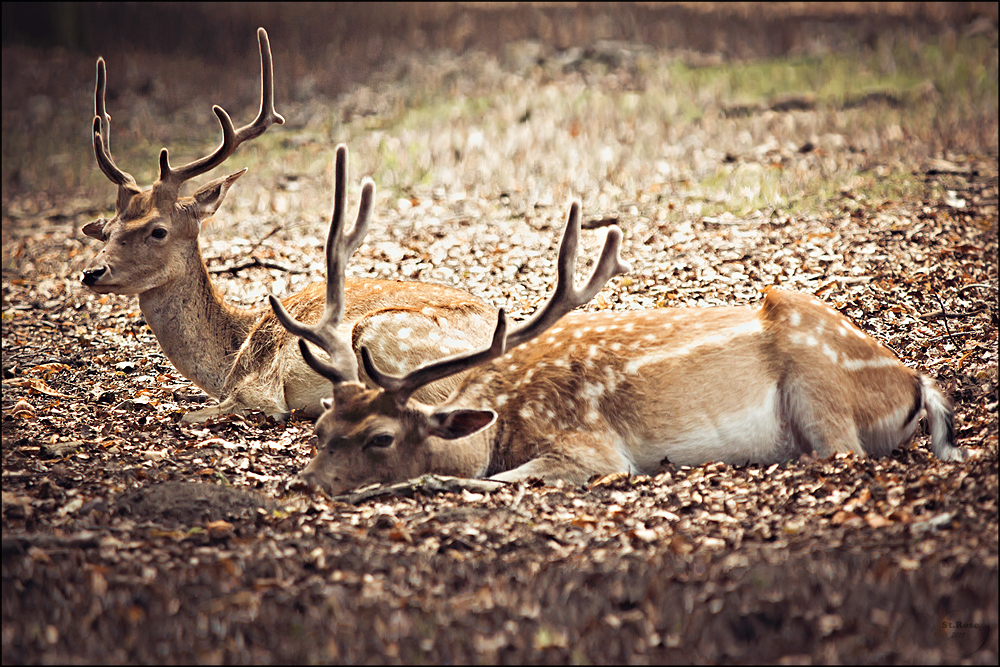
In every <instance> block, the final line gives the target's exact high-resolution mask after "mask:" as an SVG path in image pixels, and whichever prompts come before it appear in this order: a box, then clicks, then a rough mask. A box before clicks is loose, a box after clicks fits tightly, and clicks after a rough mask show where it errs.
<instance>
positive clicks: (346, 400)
mask: <svg viewBox="0 0 1000 667" xmlns="http://www.w3.org/2000/svg"><path fill="white" fill-rule="evenodd" d="M579 230H580V219H579V204H577V203H574V204H573V205H572V206H571V208H570V213H569V220H568V222H567V225H566V230H565V232H564V234H563V239H562V243H561V246H560V249H559V260H558V274H557V282H556V287H555V292H554V294H553V296H552V298H551V299H550V300H549V301H548V302H547V303H546V304H545V306H544V307H543V308H542V309H541V310H540V311H539V312H538V313H536V314H535V315H534V316H533V317H532V318H531V319H530V320H528V321H527V322H526V323H524V324H523V325H521V326H520V327H518V328H516V329H514V330H512V331H510V332H509V333H507V331H506V328H507V325H506V318H505V315H504V312H503V311H502V310H501V311H500V312H499V314H498V321H497V325H496V328H495V331H494V334H493V340H492V343H491V344H490V346H489V347H487V348H485V349H481V350H476V351H471V352H467V353H463V354H459V355H456V356H453V357H450V358H446V359H441V360H438V361H434V362H430V363H427V364H425V365H423V366H421V367H419V368H417V369H415V370H413V371H411V372H409V373H408V374H406V375H405V376H403V377H394V376H390V375H388V374H385V373H383V372H381V371H380V370H379V369H378V368H377V364H376V363H375V362H374V359H373V357H372V355H371V354H370V353H369V351H368V350H367V349H365V348H363V347H362V348H361V357H362V361H363V364H364V369H365V371H366V372H367V374H368V376H369V377H370V378H371V379H372V380H373V381H374V382H375V384H377V385H378V387H379V388H377V389H370V388H368V387H365V386H363V385H361V384H359V383H358V382H356V381H353V379H352V378H349V377H344V376H341V375H338V374H337V373H335V372H330V371H329V370H328V369H325V368H323V367H321V366H319V365H318V364H317V363H316V362H315V359H314V358H313V357H312V355H311V354H309V351H308V350H307V349H306V348H305V346H304V345H303V354H304V355H305V356H306V360H307V362H309V363H310V365H311V366H313V368H315V369H316V370H317V372H321V373H323V374H324V375H326V376H327V377H329V378H330V380H331V381H333V382H334V391H333V397H334V398H333V403H332V404H330V403H329V402H327V401H324V405H325V407H326V408H327V410H326V412H325V413H324V414H323V415H322V416H321V417H320V418H319V420H318V421H317V423H316V434H317V437H318V454H317V456H316V457H315V458H314V459H313V460H312V461H311V462H310V463H309V465H308V466H307V467H306V469H305V470H304V471H303V472H302V473H301V478H302V479H303V480H304V481H306V482H307V483H310V484H318V485H320V486H322V487H324V488H325V489H326V490H327V491H328V492H330V493H333V494H337V493H341V492H344V491H346V490H349V489H351V488H354V487H357V486H361V485H364V484H367V483H371V482H391V481H398V480H403V479H408V478H411V477H416V476H418V475H420V474H423V473H439V474H446V475H455V476H460V477H490V478H492V479H495V480H501V481H517V480H523V479H526V478H528V477H540V478H542V479H544V480H547V481H553V480H559V479H562V480H565V481H567V482H571V483H582V482H585V481H587V479H589V478H590V477H591V476H593V475H599V474H607V473H612V472H633V473H642V474H653V473H655V472H656V470H657V469H658V468H659V466H660V465H661V463H662V462H663V461H664V460H665V459H669V460H670V461H672V462H674V463H677V464H687V465H697V464H702V463H706V462H710V461H724V462H726V463H730V464H746V463H759V464H770V463H776V462H780V461H783V460H785V459H788V458H790V457H792V456H795V455H796V454H798V453H806V452H815V453H816V454H818V455H820V456H828V455H830V454H833V453H835V452H854V453H855V454H858V455H864V454H871V455H876V456H877V455H884V454H887V453H889V452H890V451H891V450H892V449H893V448H895V447H897V446H899V445H900V444H903V443H904V442H906V441H908V440H909V439H910V438H911V437H912V435H913V433H914V431H915V430H916V428H917V425H918V423H919V422H920V417H921V413H922V412H924V411H926V413H927V418H928V421H929V423H930V431H931V434H932V448H933V450H934V453H935V454H936V455H937V456H938V457H939V458H941V459H944V460H946V461H960V460H962V459H963V458H965V456H966V453H965V451H964V450H962V449H959V448H957V447H955V446H954V430H953V422H952V410H951V407H950V406H949V404H948V401H947V399H945V397H944V396H943V395H942V394H941V393H940V392H939V391H938V390H937V389H936V388H935V386H934V383H933V382H932V381H931V380H930V379H929V378H927V377H925V376H923V375H920V374H919V373H917V372H915V371H913V370H911V369H909V368H907V367H906V366H904V365H903V364H902V363H900V362H899V360H898V359H896V357H895V356H894V355H893V354H892V353H891V352H890V351H889V350H887V349H886V348H885V347H883V346H882V345H880V344H879V343H877V342H875V341H874V340H872V339H871V338H869V337H868V336H867V335H865V334H864V333H862V332H861V331H860V330H859V329H857V328H856V327H855V326H854V325H853V324H851V323H850V322H848V320H847V319H846V318H845V317H844V316H842V315H840V314H839V313H837V312H836V311H834V310H833V309H831V308H829V307H827V306H825V305H823V304H822V303H820V302H819V301H818V300H816V299H815V298H813V297H811V296H807V295H803V294H797V293H793V292H783V291H770V292H768V293H767V295H766V296H765V297H764V303H763V306H762V307H761V308H760V309H754V308H749V307H717V308H673V309H663V310H646V311H634V312H614V313H611V312H596V313H584V312H580V313H569V311H570V310H572V309H573V308H574V307H576V306H579V305H582V304H584V303H586V302H587V301H589V300H590V299H591V298H592V297H593V296H594V295H595V294H596V293H597V292H598V291H599V290H600V289H601V287H602V286H603V285H604V283H605V282H606V281H607V280H609V279H610V278H611V277H612V276H613V275H615V274H618V273H622V272H624V271H626V270H627V269H628V265H627V264H625V263H624V262H622V261H621V259H620V258H619V256H618V250H619V244H620V242H621V232H620V230H619V229H618V228H617V227H611V228H609V231H608V237H607V239H606V241H605V245H604V249H603V251H602V254H601V258H600V260H599V262H598V264H597V266H596V267H595V268H594V271H593V273H592V275H591V277H590V279H589V280H588V282H587V284H586V286H585V287H584V288H583V289H577V288H575V287H574V286H573V274H574V270H575V268H574V267H575V256H576V246H577V241H578V237H579ZM335 271H336V267H330V268H329V269H328V276H332V275H335ZM334 296H335V297H336V295H334ZM272 304H274V301H272ZM566 313H569V314H566ZM283 321H284V318H283ZM311 340H313V341H314V342H317V343H319V342H320V341H319V340H317V339H315V338H313V339H311ZM466 371H471V372H468V374H467V375H466V376H465V378H464V379H463V381H462V383H461V384H460V385H459V386H458V388H457V389H456V390H455V391H454V392H453V393H452V395H451V396H450V397H449V398H448V399H447V400H446V401H444V402H443V403H441V404H439V405H428V404H426V403H424V402H421V401H418V400H417V399H416V398H414V397H413V396H414V394H415V392H416V391H417V390H418V389H420V388H421V387H423V386H425V385H426V384H427V383H430V382H436V381H440V380H441V379H442V378H445V377H449V376H451V375H453V374H456V373H462V372H466Z"/></svg>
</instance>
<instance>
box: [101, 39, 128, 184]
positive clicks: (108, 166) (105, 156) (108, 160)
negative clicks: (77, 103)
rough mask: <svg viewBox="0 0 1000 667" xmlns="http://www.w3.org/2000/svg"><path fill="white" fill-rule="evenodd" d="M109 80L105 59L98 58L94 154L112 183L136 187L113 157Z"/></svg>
mask: <svg viewBox="0 0 1000 667" xmlns="http://www.w3.org/2000/svg"><path fill="white" fill-rule="evenodd" d="M107 80H108V76H107V73H106V72H105V65H104V58H98V59H97V87H96V88H95V89H94V154H95V155H97V165H98V166H99V167H100V168H101V171H102V172H104V175H105V176H107V177H108V179H109V180H110V181H111V182H112V183H114V184H115V185H117V186H119V187H121V186H126V187H128V186H133V187H134V186H135V178H133V177H132V175H131V174H129V173H127V172H125V171H122V170H121V169H120V168H119V167H118V165H116V164H115V161H114V158H112V157H111V116H109V115H108V112H107V109H106V107H105V104H104V91H105V89H106V87H107Z"/></svg>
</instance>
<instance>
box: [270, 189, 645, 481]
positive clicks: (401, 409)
mask: <svg viewBox="0 0 1000 667" xmlns="http://www.w3.org/2000/svg"><path fill="white" fill-rule="evenodd" d="M579 235H580V205H579V203H576V202H574V203H573V204H572V205H571V207H570V212H569V217H568V221H567V224H566V229H565V231H564V233H563V238H562V241H561V243H560V247H559V259H558V265H557V283H556V288H555V290H554V293H553V296H552V297H551V299H550V300H549V301H548V302H547V303H546V304H545V305H544V306H543V307H542V308H541V309H540V310H539V311H538V312H537V313H535V315H534V316H532V317H531V318H530V319H529V320H528V321H527V322H525V323H524V324H522V325H521V326H519V327H517V328H515V329H513V330H511V331H510V332H508V331H507V319H506V315H505V313H504V311H503V310H501V311H500V312H499V313H498V316H497V325H496V327H495V329H494V332H493V336H492V340H491V342H490V344H489V346H488V347H486V348H484V349H480V350H472V351H470V352H466V353H463V354H458V355H454V356H451V357H447V358H444V359H441V360H439V361H435V362H431V363H427V364H424V365H422V366H420V367H418V368H416V369H415V370H413V371H411V372H410V373H408V374H406V375H405V376H403V377H393V376H390V375H387V374H386V373H383V372H382V371H381V370H379V369H378V368H377V367H376V365H375V363H374V361H373V359H372V355H371V354H370V352H369V351H368V349H367V348H364V347H363V348H362V349H361V358H362V362H363V366H364V370H365V373H366V374H367V375H368V377H369V378H370V379H371V380H372V381H373V382H374V383H375V384H376V385H377V388H376V389H369V388H367V387H365V386H364V385H362V384H360V383H358V382H356V381H353V380H351V379H350V378H347V377H345V376H343V375H340V374H335V373H330V372H329V371H326V370H325V369H323V368H322V367H321V366H319V365H318V364H316V361H315V359H314V358H313V357H312V355H310V354H309V351H308V349H307V348H305V347H304V346H303V355H304V356H306V361H307V362H308V363H309V364H310V366H312V367H313V368H314V369H315V370H316V371H317V372H321V373H325V374H327V377H329V378H330V379H331V381H333V382H334V390H333V401H332V403H330V402H325V403H324V407H326V411H325V412H324V414H323V415H322V416H321V417H320V419H319V420H318V421H317V424H316V435H317V437H318V440H319V454H318V455H317V457H316V458H315V459H314V460H313V461H312V462H311V463H310V464H309V466H308V467H307V468H306V469H305V470H304V471H303V473H302V478H303V479H304V480H305V481H307V482H309V483H319V484H322V485H323V486H324V487H325V488H327V489H328V490H330V491H331V492H334V493H337V492H340V491H342V490H345V489H350V488H353V487H355V486H359V485H361V484H364V483H367V482H374V481H380V482H388V481H394V480H400V479H407V478H409V477H412V476H414V475H417V474H420V473H422V472H428V471H432V470H433V471H436V472H445V473H448V472H451V474H461V475H466V476H468V475H471V474H473V471H474V469H475V468H476V464H475V463H474V461H475V460H476V459H477V458H481V457H480V456H479V452H478V451H475V450H477V448H478V447H477V445H480V446H481V444H482V443H471V442H463V443H461V446H456V447H453V448H451V447H446V448H445V450H442V449H441V447H440V445H441V444H442V442H443V441H452V440H459V439H465V438H468V437H469V436H472V435H474V434H477V433H480V432H482V431H483V430H484V429H486V428H487V427H489V426H490V425H491V424H493V422H494V421H495V419H496V412H495V411H494V410H492V409H491V408H489V407H482V408H481V407H462V406H458V407H456V406H455V405H454V404H455V402H456V401H455V400H454V399H455V396H456V394H461V393H462V391H463V388H464V387H465V386H467V385H468V384H469V383H474V382H475V379H474V378H475V377H476V369H477V368H480V367H482V366H483V365H485V364H487V363H488V362H490V361H491V360H494V359H496V358H498V357H500V356H502V355H503V354H504V352H505V350H507V349H508V348H509V347H516V346H518V345H520V344H521V343H523V342H526V341H529V340H531V339H532V338H534V337H536V336H538V335H540V334H541V333H542V332H544V331H545V330H546V329H548V328H549V327H551V326H552V325H553V324H554V323H555V322H556V321H558V320H559V319H560V318H561V317H563V316H564V315H565V314H566V313H568V312H569V311H571V310H573V309H574V308H576V307H577V306H579V305H583V304H585V303H587V302H588V301H589V300H590V299H592V298H593V297H594V295H595V294H597V292H598V291H600V289H601V288H602V287H603V286H604V284H605V283H606V282H607V281H608V280H610V279H611V277H613V276H615V275H617V274H620V273H624V272H625V271H628V270H629V266H628V264H626V263H625V262H623V261H622V260H621V257H620V256H619V250H620V246H621V230H619V229H618V228H617V227H611V228H609V230H608V235H607V238H606V240H605V243H604V248H603V250H602V252H601V257H600V259H599V260H598V262H597V265H596V266H595V268H594V270H593V272H592V274H591V276H590V278H589V279H588V280H587V282H586V284H585V285H584V286H583V287H582V288H577V287H575V286H574V284H573V274H574V272H575V267H576V255H577V245H578V242H579ZM328 298H329V297H328ZM272 305H273V304H272ZM286 326H287V325H286ZM290 330H291V329H290ZM300 344H301V343H300ZM466 372H468V373H469V374H468V375H467V376H466V378H465V380H464V381H463V383H462V384H461V385H459V388H458V389H457V390H456V393H453V395H452V398H451V399H449V400H448V401H446V403H445V405H442V406H438V407H432V406H429V405H426V404H424V403H422V402H420V401H418V400H416V399H415V398H413V395H414V394H415V393H416V392H417V391H419V390H420V389H421V388H423V387H425V386H427V385H428V384H430V383H433V382H436V381H439V380H442V379H444V378H447V377H450V376H454V375H456V374H459V373H466ZM482 440H483V442H485V439H482ZM479 472H480V473H482V472H483V470H479Z"/></svg>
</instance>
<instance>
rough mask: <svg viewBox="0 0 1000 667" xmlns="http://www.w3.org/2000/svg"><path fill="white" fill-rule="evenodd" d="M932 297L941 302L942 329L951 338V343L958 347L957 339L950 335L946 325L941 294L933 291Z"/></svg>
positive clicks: (946, 314)
mask: <svg viewBox="0 0 1000 667" xmlns="http://www.w3.org/2000/svg"><path fill="white" fill-rule="evenodd" d="M934 297H935V298H936V299H937V300H938V303H940V304H941V314H942V315H943V320H942V321H943V322H944V330H945V331H946V332H947V333H948V338H951V343H952V345H954V346H955V348H956V349H958V341H957V340H955V339H954V338H953V337H952V335H951V327H949V326H948V311H947V310H945V307H944V300H943V299H942V298H941V295H940V294H938V293H937V292H934Z"/></svg>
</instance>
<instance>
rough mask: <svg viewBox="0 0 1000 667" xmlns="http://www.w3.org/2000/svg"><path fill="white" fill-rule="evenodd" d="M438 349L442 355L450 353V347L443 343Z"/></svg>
mask: <svg viewBox="0 0 1000 667" xmlns="http://www.w3.org/2000/svg"><path fill="white" fill-rule="evenodd" d="M438 349H439V350H441V354H443V355H449V354H451V348H450V347H445V346H444V345H442V346H441V347H439V348H438Z"/></svg>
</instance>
